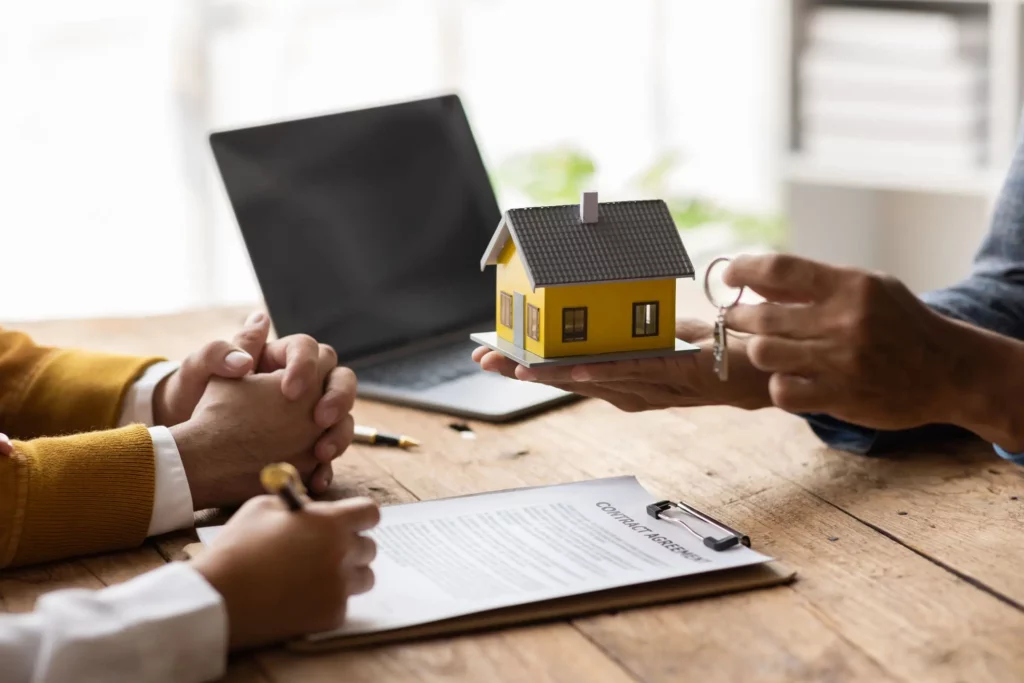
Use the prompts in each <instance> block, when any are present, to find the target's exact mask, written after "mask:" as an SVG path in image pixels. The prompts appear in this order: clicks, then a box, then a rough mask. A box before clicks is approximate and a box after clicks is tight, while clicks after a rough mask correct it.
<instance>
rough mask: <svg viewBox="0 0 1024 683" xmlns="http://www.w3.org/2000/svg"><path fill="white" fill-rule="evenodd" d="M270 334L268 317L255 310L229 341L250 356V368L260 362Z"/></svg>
mask: <svg viewBox="0 0 1024 683" xmlns="http://www.w3.org/2000/svg"><path fill="white" fill-rule="evenodd" d="M268 336H270V318H269V317H268V316H267V314H266V313H261V312H260V311H256V312H254V313H252V314H251V315H250V316H249V317H248V318H247V319H246V321H245V325H244V326H242V329H240V330H239V331H238V332H237V333H236V334H235V336H234V337H233V338H232V340H231V342H232V343H233V344H234V345H235V346H237V347H238V348H239V349H240V350H241V351H244V352H245V353H247V354H249V356H250V357H251V358H252V361H253V363H252V368H253V369H255V368H256V367H257V366H258V365H259V363H260V356H262V355H263V349H264V347H265V346H266V345H267V337H268Z"/></svg>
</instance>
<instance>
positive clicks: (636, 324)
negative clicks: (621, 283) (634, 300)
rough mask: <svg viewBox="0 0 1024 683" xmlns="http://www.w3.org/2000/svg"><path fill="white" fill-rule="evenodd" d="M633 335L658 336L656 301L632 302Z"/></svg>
mask: <svg viewBox="0 0 1024 683" xmlns="http://www.w3.org/2000/svg"><path fill="white" fill-rule="evenodd" d="M633 336H634V337H657V336H658V302H657V301H648V302H644V303H639V304H633Z"/></svg>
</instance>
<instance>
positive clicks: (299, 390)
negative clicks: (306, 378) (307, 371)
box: [288, 379, 306, 399]
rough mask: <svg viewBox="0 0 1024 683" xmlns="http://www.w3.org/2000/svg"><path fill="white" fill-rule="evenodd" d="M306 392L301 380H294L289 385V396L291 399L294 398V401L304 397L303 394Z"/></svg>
mask: <svg viewBox="0 0 1024 683" xmlns="http://www.w3.org/2000/svg"><path fill="white" fill-rule="evenodd" d="M305 390H306V387H305V385H304V384H303V383H302V380H301V379H294V380H292V381H291V382H289V383H288V396H289V398H293V399H294V398H298V397H299V396H302V394H303V392H304V391H305Z"/></svg>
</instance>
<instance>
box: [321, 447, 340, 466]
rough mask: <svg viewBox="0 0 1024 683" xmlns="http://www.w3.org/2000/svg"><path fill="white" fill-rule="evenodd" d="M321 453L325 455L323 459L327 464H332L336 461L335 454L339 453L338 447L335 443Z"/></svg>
mask: <svg viewBox="0 0 1024 683" xmlns="http://www.w3.org/2000/svg"><path fill="white" fill-rule="evenodd" d="M321 452H322V453H323V454H324V457H323V459H324V460H325V461H326V462H330V461H331V460H333V459H334V454H335V453H337V452H338V447H337V446H335V445H334V444H333V443H329V444H327V445H326V446H324V447H323V448H322V449H321Z"/></svg>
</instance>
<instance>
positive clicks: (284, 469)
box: [260, 462, 306, 494]
mask: <svg viewBox="0 0 1024 683" xmlns="http://www.w3.org/2000/svg"><path fill="white" fill-rule="evenodd" d="M260 483H261V484H263V488H264V490H266V492H267V493H272V494H278V493H280V492H281V491H282V489H285V488H287V487H288V486H291V487H292V489H293V490H294V491H295V492H296V493H305V492H306V488H305V487H304V486H303V485H302V477H300V476H299V471H298V470H297V469H295V466H294V465H292V464H291V463H287V462H278V463H274V464H271V465H267V466H266V467H264V468H263V469H262V470H260Z"/></svg>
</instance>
